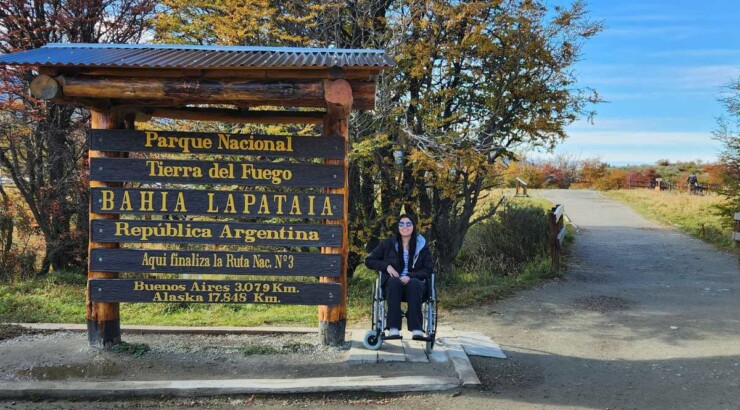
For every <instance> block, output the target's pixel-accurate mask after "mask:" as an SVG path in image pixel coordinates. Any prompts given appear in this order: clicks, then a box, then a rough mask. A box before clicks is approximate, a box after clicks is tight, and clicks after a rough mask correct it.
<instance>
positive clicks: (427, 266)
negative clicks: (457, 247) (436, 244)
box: [365, 235, 434, 285]
mask: <svg viewBox="0 0 740 410" xmlns="http://www.w3.org/2000/svg"><path fill="white" fill-rule="evenodd" d="M399 248H400V245H399V244H398V242H396V238H395V237H393V238H388V239H386V240H384V241H383V242H381V243H380V244H379V245H378V246H376V247H375V249H373V251H372V252H370V255H368V256H367V258H365V266H367V267H368V268H370V269H372V270H376V271H381V272H382V273H383V274H382V276H381V283H382V284H383V285H385V282H386V281H387V280H388V279H389V278H390V276H391V275H390V274H389V273H388V270H387V269H388V265H392V266H393V268H394V269H395V270H396V271H397V272H398V273H399V274H400V273H401V272H403V266H398V260H399V258H398V252H399V251H398V250H399ZM401 260H403V258H401ZM409 264H410V265H411V266H409V277H411V278H414V279H419V280H425V279H428V278H429V277H430V276H431V275H432V270H433V269H434V262H432V253H431V252H430V251H429V247H428V246H426V239H424V237H423V236H421V235H419V236H417V237H416V252H415V255H414V256H413V257H409Z"/></svg>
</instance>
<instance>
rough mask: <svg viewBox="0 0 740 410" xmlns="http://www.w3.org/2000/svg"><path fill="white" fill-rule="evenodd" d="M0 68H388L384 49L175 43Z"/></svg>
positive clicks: (91, 49)
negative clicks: (32, 66)
mask: <svg viewBox="0 0 740 410" xmlns="http://www.w3.org/2000/svg"><path fill="white" fill-rule="evenodd" d="M0 64H6V65H38V66H54V67H117V68H118V67H121V68H122V67H129V68H183V69H212V68H260V67H264V68H269V67H294V68H301V67H303V68H312V67H313V68H323V67H326V68H329V67H333V66H339V67H343V68H377V69H382V68H387V67H390V66H393V61H392V60H391V59H390V58H389V57H388V56H387V55H386V54H385V52H384V51H383V50H362V49H334V48H295V47H226V46H193V45H176V44H83V43H77V44H47V45H46V46H44V47H41V48H37V49H34V50H27V51H21V52H18V53H12V54H4V55H0Z"/></svg>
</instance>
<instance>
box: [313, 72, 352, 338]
mask: <svg viewBox="0 0 740 410" xmlns="http://www.w3.org/2000/svg"><path fill="white" fill-rule="evenodd" d="M324 99H325V100H326V115H325V116H324V126H323V130H322V135H323V136H332V135H341V136H342V137H343V138H344V159H341V160H338V159H327V160H326V161H325V162H326V164H342V165H344V186H343V187H342V188H330V189H325V192H327V193H331V194H341V195H342V196H343V200H344V214H343V215H342V219H337V220H325V221H324V223H325V224H327V225H332V224H341V225H342V246H341V247H340V248H331V247H323V248H321V253H331V254H337V253H339V254H341V255H342V271H341V274H340V275H339V277H338V278H330V277H321V278H320V279H319V280H320V282H321V283H339V284H340V285H341V286H342V295H341V303H340V304H339V306H325V305H322V306H319V337H320V338H321V342H322V343H323V344H324V345H328V346H338V345H341V344H343V343H344V332H345V328H346V325H347V251H348V249H349V231H348V222H347V221H348V218H347V216H348V215H347V213H348V212H349V189H348V185H349V183H348V181H349V175H348V174H349V163H348V147H349V141H348V139H349V114H350V111H351V110H352V101H353V98H352V87H351V86H350V84H349V83H348V82H347V81H345V80H324Z"/></svg>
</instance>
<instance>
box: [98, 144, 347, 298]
mask: <svg viewBox="0 0 740 410" xmlns="http://www.w3.org/2000/svg"><path fill="white" fill-rule="evenodd" d="M89 138H90V146H91V149H92V150H95V151H103V152H111V151H112V152H149V153H170V154H190V155H197V156H198V157H197V158H195V159H172V158H163V159H159V158H149V159H147V158H110V157H93V158H91V159H90V180H91V181H101V182H105V183H110V182H113V183H118V182H124V183H145V184H155V185H154V186H156V188H147V186H150V187H151V186H152V185H144V187H138V188H133V187H127V186H124V187H116V186H102V187H94V188H91V212H92V213H94V214H111V215H122V216H124V217H125V215H140V216H146V220H142V219H92V220H91V221H90V232H91V237H90V240H91V242H93V243H131V244H149V243H151V244H188V245H191V246H188V248H187V249H151V248H150V247H146V249H131V246H129V248H127V249H120V248H114V249H108V248H96V247H93V248H92V249H91V250H90V269H91V271H95V272H111V273H116V272H128V273H147V274H198V275H239V276H245V275H268V276H323V277H337V276H339V275H340V273H341V268H342V255H339V254H319V253H315V252H305V251H304V252H294V251H293V252H286V251H282V252H269V251H266V250H261V249H260V248H259V247H264V246H267V247H271V246H279V247H303V248H306V247H308V248H314V249H315V248H318V247H340V246H342V236H343V233H342V230H343V228H342V226H341V225H327V224H316V223H289V222H288V221H291V220H293V221H294V222H301V221H306V220H310V219H315V220H332V219H333V220H337V219H341V218H343V217H344V215H345V212H346V209H345V198H344V196H343V195H341V194H328V193H325V192H323V191H321V192H319V191H315V190H313V189H310V190H303V192H283V191H281V189H282V188H339V187H344V185H345V181H344V175H345V174H344V165H341V164H340V165H324V164H315V163H312V162H311V161H308V162H306V161H303V162H300V161H299V162H296V161H295V160H293V161H292V162H291V161H281V160H278V161H275V162H271V161H265V160H264V158H323V159H344V155H345V147H344V143H345V141H344V138H342V137H308V136H291V135H253V134H227V133H193V132H171V131H128V130H91V131H90V132H89ZM203 154H223V155H235V156H248V157H250V158H251V159H250V160H246V161H244V160H242V161H226V160H221V159H218V160H204V159H203V157H202V155H203ZM219 158H220V157H219ZM162 184H182V185H185V186H186V187H187V188H188V189H179V188H169V189H162ZM199 185H206V186H211V185H230V186H232V187H237V188H236V189H234V188H230V189H222V190H218V189H197V186H199ZM241 187H255V188H252V189H251V190H249V189H242V188H241ZM274 188H277V189H278V191H276V190H274ZM150 215H163V216H160V217H157V218H150ZM191 216H205V217H208V218H206V219H205V220H193V219H192V218H190V217H191ZM229 218H232V219H229ZM233 218H238V219H241V220H244V219H246V220H247V221H249V222H239V221H238V220H233ZM258 218H261V219H269V220H276V221H277V222H271V223H255V222H253V220H254V219H258ZM152 219H154V220H152ZM192 245H232V246H248V247H249V248H247V250H210V249H193V246H192ZM255 247H258V248H255ZM237 249H238V248H237ZM89 287H90V288H89V291H90V300H92V301H97V302H193V303H280V304H322V305H336V304H338V303H340V299H341V286H340V285H339V284H329V283H309V282H295V283H288V282H272V281H254V280H185V279H175V280H173V279H91V280H90V281H89Z"/></svg>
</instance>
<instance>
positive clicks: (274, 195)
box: [91, 188, 344, 219]
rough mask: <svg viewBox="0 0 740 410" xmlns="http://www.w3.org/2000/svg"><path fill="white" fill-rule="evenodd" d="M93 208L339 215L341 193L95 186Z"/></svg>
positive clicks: (138, 211)
mask: <svg viewBox="0 0 740 410" xmlns="http://www.w3.org/2000/svg"><path fill="white" fill-rule="evenodd" d="M91 196H92V198H91V200H92V211H93V212H95V213H106V214H146V215H152V214H159V215H181V216H187V215H209V216H228V217H249V218H276V217H277V218H321V219H339V218H342V215H343V214H344V199H343V197H342V195H328V194H322V193H313V194H295V193H287V192H264V191H213V190H186V189H133V188H92V189H91Z"/></svg>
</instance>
